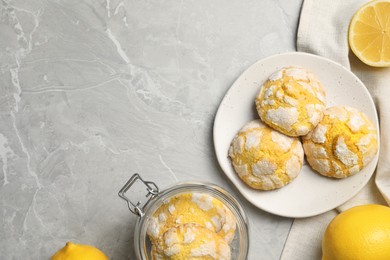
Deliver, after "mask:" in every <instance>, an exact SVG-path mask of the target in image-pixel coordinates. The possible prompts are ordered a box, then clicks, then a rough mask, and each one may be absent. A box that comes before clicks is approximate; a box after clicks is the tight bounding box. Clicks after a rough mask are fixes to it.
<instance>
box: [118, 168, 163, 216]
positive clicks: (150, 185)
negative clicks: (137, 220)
mask: <svg viewBox="0 0 390 260" xmlns="http://www.w3.org/2000/svg"><path fill="white" fill-rule="evenodd" d="M137 180H140V181H141V182H142V183H143V184H145V186H146V190H147V192H148V193H147V194H146V197H149V196H150V198H149V199H148V200H147V201H146V203H145V204H144V205H141V201H138V202H137V203H133V202H132V201H131V200H130V199H129V198H128V197H127V196H126V195H125V193H126V192H127V191H128V190H129V189H130V187H131V186H132V185H133V184H134V183H135V182H136V181H137ZM159 192H160V190H159V188H158V187H157V185H156V184H155V183H154V182H151V181H144V180H143V179H142V178H141V176H139V174H138V173H135V174H134V175H133V176H131V178H130V179H129V180H128V181H127V182H126V184H125V185H124V186H123V187H122V189H121V190H120V191H119V192H118V195H119V197H121V198H122V199H124V200H125V201H126V202H127V206H128V207H129V210H130V211H131V212H132V213H133V214H135V215H138V216H140V217H142V216H143V215H144V214H145V212H144V209H145V207H146V205H147V204H148V203H149V202H150V200H152V199H153V198H154V197H156V196H157V195H158V193H159Z"/></svg>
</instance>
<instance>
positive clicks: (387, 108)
mask: <svg viewBox="0 0 390 260" xmlns="http://www.w3.org/2000/svg"><path fill="white" fill-rule="evenodd" d="M365 2H367V1H364V0H343V1H340V0H304V2H303V6H302V11H301V16H300V22H299V28H298V35H297V48H298V51H302V52H309V53H313V54H317V55H320V56H324V57H327V58H330V59H332V60H334V61H336V62H338V63H340V64H342V65H344V66H345V67H346V68H348V69H350V70H352V72H353V73H355V74H356V75H357V76H358V77H359V78H360V79H361V80H362V81H363V82H364V84H365V85H366V87H367V88H368V90H369V92H370V93H371V95H372V97H373V99H374V101H375V104H376V107H377V110H378V116H379V122H380V132H381V150H380V154H379V163H378V166H377V169H376V173H375V175H374V176H373V177H372V178H371V180H370V182H369V183H368V184H367V185H366V186H365V187H364V188H363V189H362V191H361V192H359V193H358V195H356V196H355V197H354V198H352V199H351V200H350V201H348V202H347V203H345V204H344V205H342V206H340V207H338V208H337V209H335V210H332V211H329V212H327V213H324V214H322V215H319V216H315V217H311V218H303V219H295V220H294V223H293V225H292V227H291V230H290V234H289V236H288V238H287V241H286V244H285V247H284V249H283V253H282V256H281V259H282V260H295V259H296V260H298V259H299V260H316V259H321V241H322V236H323V233H324V231H325V229H326V226H327V225H328V223H329V222H330V221H331V220H332V219H333V217H335V216H336V215H337V214H338V213H339V212H340V211H343V210H346V209H348V208H350V207H352V206H355V205H361V204H368V203H377V204H383V205H386V202H387V204H389V205H390V150H389V149H390V136H389V133H390V100H387V99H389V98H390V69H389V68H385V69H383V68H372V67H369V66H367V65H365V64H363V63H362V62H361V61H359V60H358V59H357V58H356V57H355V56H354V54H353V53H352V52H351V51H350V50H349V46H348V26H349V22H350V20H351V18H352V16H353V14H354V13H355V12H356V11H357V10H358V9H359V7H360V6H362V5H363V4H364V3H365Z"/></svg>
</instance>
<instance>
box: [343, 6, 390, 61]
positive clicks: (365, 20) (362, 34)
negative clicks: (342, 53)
mask: <svg viewBox="0 0 390 260" xmlns="http://www.w3.org/2000/svg"><path fill="white" fill-rule="evenodd" d="M348 41H349V46H350V47H351V50H352V51H353V53H354V54H355V55H356V56H357V57H358V58H359V59H360V60H361V61H362V62H364V63H365V64H367V65H370V66H373V67H389V66H390V0H374V1H370V2H368V3H367V4H365V5H363V6H362V7H361V8H360V9H359V10H358V11H357V12H356V13H355V14H354V16H353V17H352V20H351V23H350V25H349V32H348Z"/></svg>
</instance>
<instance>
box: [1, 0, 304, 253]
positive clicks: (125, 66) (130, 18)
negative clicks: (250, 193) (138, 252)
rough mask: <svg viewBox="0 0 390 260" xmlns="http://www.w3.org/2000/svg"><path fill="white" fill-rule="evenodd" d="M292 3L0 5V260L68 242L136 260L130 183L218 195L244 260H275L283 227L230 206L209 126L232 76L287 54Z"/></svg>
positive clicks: (54, 0)
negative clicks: (212, 189)
mask: <svg viewBox="0 0 390 260" xmlns="http://www.w3.org/2000/svg"><path fill="white" fill-rule="evenodd" d="M301 4H302V3H301V1H300V0H297V1H289V0H280V1H275V0H261V1H252V0H244V1H222V0H216V1H206V0H198V1H185V0H184V1H172V0H167V1H157V0H154V1H150V0H146V1H141V0H139V1H137V0H129V1H123V0H120V1H117V0H115V1H114V0H111V1H109V0H107V1H102V0H99V1H93V0H85V1H84V0H83V1H79V0H63V1H60V0H45V1H40V0H24V1H22V0H20V1H17V0H15V1H11V0H3V1H1V3H0V5H1V6H0V18H1V19H0V65H1V70H0V73H1V75H0V117H1V121H0V252H1V257H0V258H1V259H49V257H50V256H51V255H52V254H53V253H54V252H55V251H56V250H57V249H59V248H60V247H62V246H63V245H64V244H65V242H66V241H73V242H76V243H85V244H92V245H95V246H97V247H99V248H101V249H102V250H103V251H104V252H105V253H106V254H107V255H108V256H109V257H110V258H111V259H134V255H135V254H134V248H133V236H134V227H135V223H136V221H137V218H136V217H135V216H134V215H132V214H130V212H129V211H128V209H127V207H126V205H125V203H124V202H123V201H121V200H120V199H119V198H118V196H117V192H118V190H119V189H120V188H121V186H122V185H123V183H124V182H125V181H126V180H127V179H128V178H129V177H130V176H131V175H132V173H134V172H138V173H141V174H142V176H143V177H144V178H145V179H147V180H153V181H155V182H156V183H157V184H158V185H159V186H160V187H162V188H163V187H165V186H168V185H171V184H173V183H175V182H177V181H190V180H208V181H211V182H214V183H216V184H218V185H220V186H222V187H224V188H225V189H227V190H228V191H230V192H231V193H232V194H234V195H235V196H236V197H237V198H238V200H239V201H240V202H241V203H242V204H243V206H244V207H245V209H246V211H247V213H248V216H249V221H250V239H251V247H250V252H249V259H279V257H280V254H281V251H282V249H283V245H284V243H285V240H286V237H287V234H288V231H289V228H290V226H291V223H292V220H291V219H287V218H282V217H278V216H274V215H271V214H269V213H266V212H264V211H262V210H260V209H258V208H255V207H254V206H252V205H251V204H249V203H248V202H247V201H245V199H244V198H243V197H242V196H240V194H239V193H238V192H237V190H236V189H235V188H234V186H233V185H232V184H231V183H230V182H229V181H228V180H227V178H226V177H225V176H224V174H223V172H222V171H221V169H220V168H219V165H218V163H217V161H216V157H215V152H214V147H213V140H212V128H213V120H214V116H215V113H216V110H217V108H218V105H219V103H220V101H221V100H222V98H223V96H224V94H225V93H226V91H227V90H228V89H229V87H230V86H231V84H232V83H233V81H234V80H235V79H236V78H237V77H238V75H239V74H240V73H241V72H243V71H244V70H245V69H246V68H247V67H248V66H249V65H251V64H252V63H254V62H255V61H257V60H259V59H261V58H264V57H266V56H269V55H272V54H276V53H282V52H287V51H294V50H295V39H296V30H297V24H298V17H299V12H300V8H301Z"/></svg>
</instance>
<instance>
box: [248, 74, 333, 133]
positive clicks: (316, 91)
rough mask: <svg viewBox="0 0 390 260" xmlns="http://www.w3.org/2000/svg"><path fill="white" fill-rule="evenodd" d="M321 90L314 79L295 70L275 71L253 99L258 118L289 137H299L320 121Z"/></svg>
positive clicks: (323, 106)
mask: <svg viewBox="0 0 390 260" xmlns="http://www.w3.org/2000/svg"><path fill="white" fill-rule="evenodd" d="M325 103H326V102H325V90H324V88H323V87H322V85H321V83H320V81H319V80H318V78H317V77H316V76H315V75H314V74H313V73H311V72H310V71H308V70H306V69H304V68H299V67H286V68H282V69H281V70H278V71H276V72H275V73H274V74H272V75H271V76H270V77H269V78H268V80H267V81H266V82H265V83H264V84H263V86H262V87H261V89H260V92H259V94H258V95H257V97H256V109H257V112H258V114H259V116H260V118H261V119H262V120H263V121H264V122H265V123H266V124H267V125H269V126H270V127H272V128H274V129H276V130H278V131H280V132H282V133H283V134H286V135H289V136H303V135H306V134H307V133H308V132H309V131H311V130H312V129H313V128H314V127H315V126H316V125H317V124H318V122H319V121H320V120H321V117H322V113H323V111H324V110H325V105H326V104H325Z"/></svg>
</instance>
